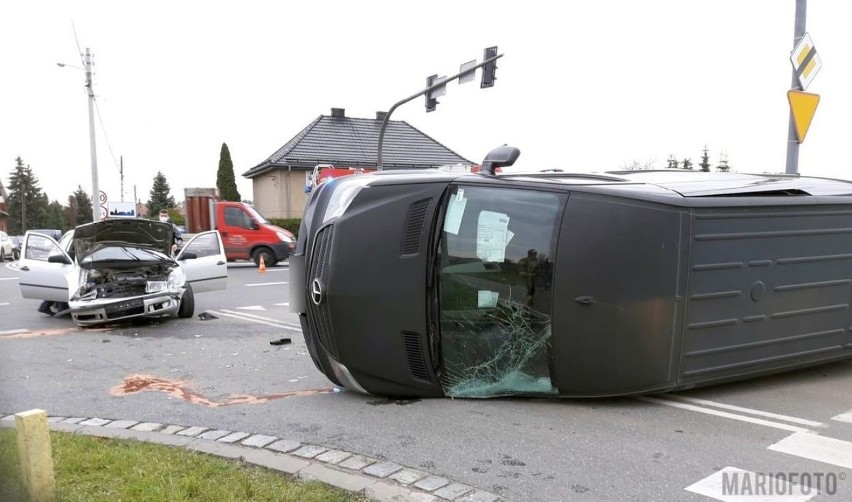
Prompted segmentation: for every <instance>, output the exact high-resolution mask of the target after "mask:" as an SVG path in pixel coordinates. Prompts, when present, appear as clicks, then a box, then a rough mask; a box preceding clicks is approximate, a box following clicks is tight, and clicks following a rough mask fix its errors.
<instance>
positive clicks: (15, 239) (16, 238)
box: [9, 235, 24, 260]
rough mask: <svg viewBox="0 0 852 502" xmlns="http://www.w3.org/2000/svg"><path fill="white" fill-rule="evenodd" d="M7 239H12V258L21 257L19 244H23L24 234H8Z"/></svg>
mask: <svg viewBox="0 0 852 502" xmlns="http://www.w3.org/2000/svg"><path fill="white" fill-rule="evenodd" d="M9 239H11V240H12V253H13V256H12V258H14V259H16V260H17V259H18V258H20V257H21V245H23V244H24V236H23V235H10V236H9Z"/></svg>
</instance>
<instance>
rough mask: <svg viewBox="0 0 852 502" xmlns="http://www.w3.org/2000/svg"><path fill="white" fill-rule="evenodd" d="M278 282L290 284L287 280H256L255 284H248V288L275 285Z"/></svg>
mask: <svg viewBox="0 0 852 502" xmlns="http://www.w3.org/2000/svg"><path fill="white" fill-rule="evenodd" d="M276 284H288V283H286V282H255V283H253V284H246V285H245V286H246V287H247V288H251V287H254V286H275V285H276Z"/></svg>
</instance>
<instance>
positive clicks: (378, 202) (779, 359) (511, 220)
mask: <svg viewBox="0 0 852 502" xmlns="http://www.w3.org/2000/svg"><path fill="white" fill-rule="evenodd" d="M516 157H517V151H516V150H515V149H511V148H509V147H502V148H501V149H498V150H495V151H494V152H492V153H491V154H489V157H488V158H486V161H485V162H484V163H483V167H484V168H485V169H484V171H483V173H482V174H477V175H469V174H468V175H464V174H462V175H459V174H449V173H445V172H441V171H398V170H397V171H384V172H379V173H376V174H372V175H364V176H351V177H347V178H340V179H337V180H334V181H331V182H328V183H325V184H323V185H322V186H321V187H320V188H319V189H318V190H316V191H315V193H314V194H313V195H312V197H311V199H310V202H309V204H308V206H307V208H306V211H305V215H304V219H303V221H302V227H301V230H300V233H299V242H298V249H297V251H296V254H295V256H293V257H291V264H290V267H291V272H290V293H291V295H290V302H291V309H292V310H293V311H294V312H298V313H299V314H300V319H301V324H302V328H303V332H304V335H305V339H306V342H307V346H308V349H309V351H310V354H311V357H312V358H313V361H314V363H315V364H316V366H317V367H318V368H319V369H320V370H321V371H322V372H323V373H324V374H325V375H326V376H327V377H328V378H329V379H331V380H332V381H334V382H335V383H336V384H338V385H342V386H343V387H345V388H347V389H351V390H355V391H359V392H366V393H370V394H379V395H389V396H453V397H491V396H501V395H553V396H575V397H580V396H583V397H592V396H614V395H625V394H637V393H650V392H658V391H668V390H675V389H685V388H690V387H695V386H699V385H707V384H713V383H720V382H725V381H732V380H737V379H743V378H749V377H754V376H758V375H764V374H769V373H775V372H780V371H785V370H790V369H794V368H800V367H804V366H809V365H814V364H819V363H825V362H829V361H835V360H839V359H845V358H852V334H850V326H852V311H850V291H852V182H847V181H840V180H831V179H821V178H808V177H798V176H777V175H745V174H734V173H702V172H691V171H680V170H666V171H631V172H612V173H603V174H576V173H561V172H540V173H526V174H506V173H504V174H498V175H494V174H493V172H494V169H493V168H494V167H495V165H499V164H503V165H508V164H510V163H511V162H512V161H513V160H514V158H516ZM489 167H490V169H489Z"/></svg>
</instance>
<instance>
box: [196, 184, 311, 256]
mask: <svg viewBox="0 0 852 502" xmlns="http://www.w3.org/2000/svg"><path fill="white" fill-rule="evenodd" d="M184 194H185V196H186V230H187V232H188V233H190V234H196V233H199V232H204V231H207V230H218V231H219V234H220V235H221V236H222V243H223V244H224V246H225V257H226V258H227V259H228V261H234V260H252V261H254V263H255V264H256V265H257V266H260V263H261V260H263V263H264V265H266V266H272V265H275V264H276V263H278V262H279V261H282V260H286V259H287V258H288V257H289V256H290V254H291V253H293V251H295V249H296V238H295V236H294V235H293V234H292V233H291V232H289V231H288V230H285V229H283V228H281V227H277V226H275V225H273V224H271V223H269V221H268V220H267V219H266V218H264V217H263V216H261V214H260V213H258V212H257V210H256V209H254V208H253V207H252V206H251V205H250V204H246V203H244V202H229V201H222V200H218V197H219V191H218V190H217V189H215V188H186V189H184Z"/></svg>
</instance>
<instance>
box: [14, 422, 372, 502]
mask: <svg viewBox="0 0 852 502" xmlns="http://www.w3.org/2000/svg"><path fill="white" fill-rule="evenodd" d="M50 442H51V451H52V452H53V464H54V473H55V477H56V496H57V497H56V500H57V501H62V502H65V501H67V502H76V501H80V502H84V501H85V502H89V501H101V500H103V501H115V500H129V501H133V500H144V501H146V502H148V501H151V502H158V501H184V500H193V501H253V502H254V501H281V500H293V501H323V502H325V501H363V500H365V499H364V498H362V497H360V496H358V495H354V494H351V493H349V492H346V491H343V490H339V489H336V488H333V487H330V486H328V485H324V484H322V483H318V482H305V481H300V480H295V479H292V478H290V477H288V476H286V475H284V474H282V473H280V472H277V471H273V470H270V469H266V468H264V467H259V466H254V465H250V464H245V463H243V462H240V461H236V460H229V459H224V458H219V457H215V456H211V455H206V454H204V453H198V452H193V451H189V450H186V449H183V448H176V447H170V446H164V445H158V444H151V443H142V442H138V441H133V440H123V439H107V438H98V437H91V436H83V435H76V434H68V433H61V432H51V433H50ZM0 500H2V501H9V502H17V501H26V500H27V496H26V490H25V487H24V485H23V483H22V481H21V473H20V467H19V465H18V451H17V445H16V442H15V431H14V429H4V430H0Z"/></svg>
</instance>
